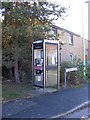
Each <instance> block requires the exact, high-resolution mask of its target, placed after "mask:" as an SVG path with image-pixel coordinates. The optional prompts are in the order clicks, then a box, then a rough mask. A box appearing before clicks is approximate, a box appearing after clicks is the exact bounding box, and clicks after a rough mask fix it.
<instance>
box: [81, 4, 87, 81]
mask: <svg viewBox="0 0 90 120" xmlns="http://www.w3.org/2000/svg"><path fill="white" fill-rule="evenodd" d="M82 4H83V3H82ZM81 16H82V41H83V51H82V52H83V77H84V79H85V76H86V72H85V70H86V68H85V39H84V21H83V5H82V8H81Z"/></svg>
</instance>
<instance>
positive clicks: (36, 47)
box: [34, 43, 43, 49]
mask: <svg viewBox="0 0 90 120" xmlns="http://www.w3.org/2000/svg"><path fill="white" fill-rule="evenodd" d="M34 49H43V43H37V44H34Z"/></svg>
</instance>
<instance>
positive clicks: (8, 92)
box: [2, 83, 33, 101]
mask: <svg viewBox="0 0 90 120" xmlns="http://www.w3.org/2000/svg"><path fill="white" fill-rule="evenodd" d="M32 89H33V88H32V85H31V84H23V83H20V84H15V83H7V84H3V85H2V97H3V101H7V100H13V99H17V98H27V97H32V96H33V95H32V93H31V90H32Z"/></svg>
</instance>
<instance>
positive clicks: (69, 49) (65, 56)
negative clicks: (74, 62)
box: [54, 26, 88, 61]
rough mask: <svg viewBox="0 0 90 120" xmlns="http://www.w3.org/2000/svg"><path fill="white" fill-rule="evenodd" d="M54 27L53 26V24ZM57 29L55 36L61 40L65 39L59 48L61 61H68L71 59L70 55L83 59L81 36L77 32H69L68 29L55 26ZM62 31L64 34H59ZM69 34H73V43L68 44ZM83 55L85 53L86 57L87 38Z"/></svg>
mask: <svg viewBox="0 0 90 120" xmlns="http://www.w3.org/2000/svg"><path fill="white" fill-rule="evenodd" d="M54 28H55V26H54ZM56 30H57V36H59V38H60V37H61V40H62V41H65V42H66V44H64V45H62V49H61V61H69V60H71V58H70V55H71V56H72V57H73V58H74V57H75V56H77V58H80V59H81V60H83V44H82V37H81V36H80V35H78V34H75V33H73V32H70V31H68V30H65V29H62V28H59V27H56ZM62 31H64V34H63V35H61V33H62ZM70 34H71V35H72V36H73V44H72V45H70V44H69V36H70ZM85 55H87V58H88V40H86V39H85Z"/></svg>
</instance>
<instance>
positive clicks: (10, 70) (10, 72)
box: [9, 67, 12, 80]
mask: <svg viewBox="0 0 90 120" xmlns="http://www.w3.org/2000/svg"><path fill="white" fill-rule="evenodd" d="M9 76H10V80H12V67H11V68H9Z"/></svg>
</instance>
